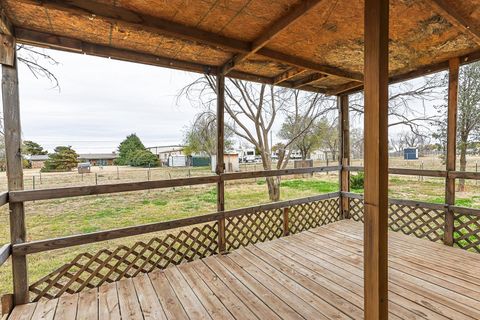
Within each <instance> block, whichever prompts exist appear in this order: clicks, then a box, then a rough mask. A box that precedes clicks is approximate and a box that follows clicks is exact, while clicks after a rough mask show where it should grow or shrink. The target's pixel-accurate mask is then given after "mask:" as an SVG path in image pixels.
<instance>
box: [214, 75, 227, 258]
mask: <svg viewBox="0 0 480 320" xmlns="http://www.w3.org/2000/svg"><path fill="white" fill-rule="evenodd" d="M224 107H225V76H224V75H223V74H221V73H218V74H217V166H216V169H215V171H216V173H217V175H220V174H222V173H224V172H225V163H224V158H223V152H224V132H225V120H224V119H225V117H224V116H225V114H224ZM217 211H218V212H221V211H225V182H224V181H223V180H221V179H219V181H218V182H217ZM218 251H219V252H220V253H223V252H225V251H226V240H225V218H221V219H220V220H218Z"/></svg>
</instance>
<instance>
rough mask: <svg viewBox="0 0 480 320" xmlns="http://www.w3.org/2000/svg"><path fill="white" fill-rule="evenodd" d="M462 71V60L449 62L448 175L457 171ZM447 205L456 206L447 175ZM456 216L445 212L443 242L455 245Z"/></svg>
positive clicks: (450, 179)
mask: <svg viewBox="0 0 480 320" xmlns="http://www.w3.org/2000/svg"><path fill="white" fill-rule="evenodd" d="M459 71H460V60H459V59H458V58H454V59H451V60H450V61H449V76H448V118H447V158H446V159H447V161H446V170H447V173H449V172H450V171H455V168H456V165H455V160H456V157H455V154H456V149H457V109H458V107H457V105H458V75H459ZM445 203H446V204H447V205H449V206H453V205H455V178H453V177H452V176H450V174H447V177H446V179H445ZM453 229H454V216H453V210H452V209H451V208H450V207H448V208H447V209H446V210H445V232H444V237H443V242H444V243H445V244H446V245H448V246H452V245H453Z"/></svg>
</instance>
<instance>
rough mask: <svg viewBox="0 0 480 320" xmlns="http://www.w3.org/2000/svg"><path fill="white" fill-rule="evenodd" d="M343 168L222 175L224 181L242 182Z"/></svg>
mask: <svg viewBox="0 0 480 320" xmlns="http://www.w3.org/2000/svg"><path fill="white" fill-rule="evenodd" d="M340 169H341V166H329V167H310V168H296V169H280V170H267V171H265V170H263V171H248V172H233V173H224V174H222V175H221V179H222V180H223V181H229V180H240V179H249V178H265V177H276V176H288V175H293V174H304V173H315V172H332V171H339V170H340Z"/></svg>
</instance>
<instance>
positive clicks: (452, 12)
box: [428, 0, 480, 45]
mask: <svg viewBox="0 0 480 320" xmlns="http://www.w3.org/2000/svg"><path fill="white" fill-rule="evenodd" d="M428 2H429V3H430V5H431V6H432V8H433V9H434V11H436V12H438V13H439V14H440V15H441V16H442V17H443V18H445V19H446V20H447V21H448V22H450V23H451V24H452V25H454V26H455V27H457V28H458V29H460V30H462V32H464V33H466V34H468V35H469V36H471V37H472V39H473V40H474V41H475V42H476V43H477V44H478V45H480V29H478V28H477V27H476V26H475V25H474V24H473V23H471V22H470V21H468V20H467V19H466V17H464V16H463V15H462V14H461V13H460V12H458V11H457V10H456V9H454V8H453V7H452V6H451V5H449V4H448V3H447V2H446V1H445V0H428Z"/></svg>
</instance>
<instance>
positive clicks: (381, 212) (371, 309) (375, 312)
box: [364, 0, 389, 320]
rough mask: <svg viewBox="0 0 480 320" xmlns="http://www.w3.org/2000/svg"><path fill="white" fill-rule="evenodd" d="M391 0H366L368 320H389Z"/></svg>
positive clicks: (365, 282)
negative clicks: (389, 52) (389, 64)
mask: <svg viewBox="0 0 480 320" xmlns="http://www.w3.org/2000/svg"><path fill="white" fill-rule="evenodd" d="M388 21H389V0H365V60H364V63H365V67H364V70H365V71H364V72H365V80H364V88H365V124H364V128H365V129H364V130H365V138H364V141H365V154H364V159H365V160H364V162H365V223H364V228H365V231H364V232H365V234H364V308H365V309H364V311H365V317H364V318H365V319H367V320H370V319H376V320H377V319H382V320H385V319H388V262H387V258H388V250H387V249H388V234H387V230H388V30H389V26H388Z"/></svg>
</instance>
